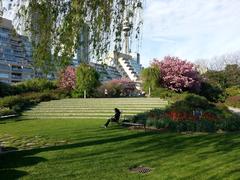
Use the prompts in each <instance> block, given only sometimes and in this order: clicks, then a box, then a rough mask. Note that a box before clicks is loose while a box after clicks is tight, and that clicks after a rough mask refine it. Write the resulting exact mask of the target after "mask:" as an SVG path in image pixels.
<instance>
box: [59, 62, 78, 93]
mask: <svg viewBox="0 0 240 180" xmlns="http://www.w3.org/2000/svg"><path fill="white" fill-rule="evenodd" d="M59 87H60V88H62V89H66V90H68V91H71V90H73V89H74V88H75V87H76V70H75V68H74V67H71V66H68V67H67V68H66V69H65V70H63V71H62V72H61V74H60V78H59Z"/></svg>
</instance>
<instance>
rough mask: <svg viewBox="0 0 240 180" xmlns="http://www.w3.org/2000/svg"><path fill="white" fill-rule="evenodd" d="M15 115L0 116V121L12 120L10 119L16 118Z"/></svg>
mask: <svg viewBox="0 0 240 180" xmlns="http://www.w3.org/2000/svg"><path fill="white" fill-rule="evenodd" d="M17 116H18V115H17V114H11V115H6V116H0V119H8V118H12V117H17Z"/></svg>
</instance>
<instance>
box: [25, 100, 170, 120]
mask: <svg viewBox="0 0 240 180" xmlns="http://www.w3.org/2000/svg"><path fill="white" fill-rule="evenodd" d="M166 105H167V101H163V100H161V99H159V98H115V99H113V98H111V99H108V98H104V99H101V98H99V99H64V100H60V101H51V102H42V103H40V104H39V105H38V106H37V107H35V108H32V109H31V110H29V111H26V112H25V113H23V118H24V119H32V118H37V119H44V118H48V119H49V118H54V119H55V118H58V119H59V118H61V119H62V118H64V119H67V118H70V119H73V118H74V119H86V118H87V119H106V118H108V117H110V116H112V115H113V114H114V110H113V109H114V108H115V107H116V108H119V109H120V110H121V111H122V118H124V116H131V115H134V114H136V113H140V112H144V111H148V110H150V109H153V108H162V107H165V106H166Z"/></svg>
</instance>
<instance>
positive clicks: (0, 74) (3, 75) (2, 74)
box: [0, 73, 9, 78]
mask: <svg viewBox="0 0 240 180" xmlns="http://www.w3.org/2000/svg"><path fill="white" fill-rule="evenodd" d="M0 78H9V74H7V73H0Z"/></svg>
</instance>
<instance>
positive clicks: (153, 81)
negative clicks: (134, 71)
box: [141, 66, 161, 91]
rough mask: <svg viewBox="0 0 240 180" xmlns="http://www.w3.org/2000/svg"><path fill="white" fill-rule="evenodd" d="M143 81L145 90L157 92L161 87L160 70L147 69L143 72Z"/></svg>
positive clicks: (156, 68) (154, 68)
mask: <svg viewBox="0 0 240 180" xmlns="http://www.w3.org/2000/svg"><path fill="white" fill-rule="evenodd" d="M141 79H142V81H143V89H144V90H145V91H146V90H147V89H148V88H151V89H152V90H155V89H156V88H157V87H159V86H160V79H161V76H160V69H159V68H158V67H156V66H153V67H148V68H145V69H143V70H142V71H141Z"/></svg>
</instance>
